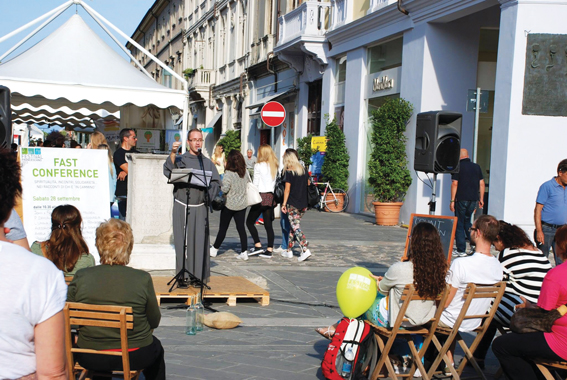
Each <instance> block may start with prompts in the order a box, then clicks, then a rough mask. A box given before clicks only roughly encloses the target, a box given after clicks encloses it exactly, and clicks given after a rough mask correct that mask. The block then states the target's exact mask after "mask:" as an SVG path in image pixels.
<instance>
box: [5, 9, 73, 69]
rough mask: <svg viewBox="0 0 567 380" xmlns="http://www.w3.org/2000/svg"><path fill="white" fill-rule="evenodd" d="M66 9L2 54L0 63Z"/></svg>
mask: <svg viewBox="0 0 567 380" xmlns="http://www.w3.org/2000/svg"><path fill="white" fill-rule="evenodd" d="M70 6H71V4H69V6H68V7H67V8H69V7H70ZM67 8H64V9H61V10H60V11H59V12H57V13H55V14H54V15H53V16H51V17H50V18H49V19H48V20H47V21H45V22H44V23H43V24H41V25H40V26H39V27H37V29H35V30H34V31H33V32H31V33H30V34H28V35H27V36H25V37H24V38H23V39H22V40H21V41H20V42H18V43H17V44H16V45H14V46H13V47H12V48H11V49H10V50H8V51H7V52H6V53H4V54H3V55H2V56H1V57H0V62H2V60H3V59H4V58H6V57H7V56H8V55H10V54H11V53H12V52H13V51H14V50H16V49H17V48H19V47H20V46H22V45H23V44H24V43H25V42H26V41H28V40H29V39H30V38H32V37H33V36H35V35H36V33H37V32H39V31H40V30H42V29H43V28H45V27H46V26H47V25H48V24H49V23H50V22H51V21H53V20H54V19H55V18H57V17H59V15H60V14H61V13H63V12H65V11H66V10H67Z"/></svg>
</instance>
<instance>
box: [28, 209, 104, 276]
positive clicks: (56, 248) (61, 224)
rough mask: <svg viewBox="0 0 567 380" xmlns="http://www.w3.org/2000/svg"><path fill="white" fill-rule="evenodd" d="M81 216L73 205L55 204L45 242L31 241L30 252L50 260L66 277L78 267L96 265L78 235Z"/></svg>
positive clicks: (79, 233) (83, 240)
mask: <svg viewBox="0 0 567 380" xmlns="http://www.w3.org/2000/svg"><path fill="white" fill-rule="evenodd" d="M82 222H83V219H82V218H81V213H80V212H79V210H77V208H76V207H75V206H71V205H62V206H57V207H55V208H54V209H53V212H52V213H51V235H50V236H49V239H48V240H46V241H42V242H38V241H34V242H33V244H32V246H31V251H32V252H33V253H35V254H36V255H39V256H44V257H46V258H48V259H49V260H51V261H52V262H53V264H55V266H56V267H57V268H59V270H62V271H63V273H64V274H65V276H74V275H75V273H76V272H77V271H78V270H79V269H81V268H87V267H92V266H94V265H95V260H94V257H93V255H91V254H90V253H89V247H88V246H87V243H86V242H85V239H83V235H82V234H81V224H82Z"/></svg>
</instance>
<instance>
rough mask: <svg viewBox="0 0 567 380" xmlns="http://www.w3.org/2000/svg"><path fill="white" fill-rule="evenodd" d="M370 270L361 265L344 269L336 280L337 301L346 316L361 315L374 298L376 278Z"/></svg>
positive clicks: (354, 316)
mask: <svg viewBox="0 0 567 380" xmlns="http://www.w3.org/2000/svg"><path fill="white" fill-rule="evenodd" d="M370 274H371V272H370V271H369V270H368V269H366V268H362V267H354V268H350V269H348V270H347V271H345V272H344V273H343V274H342V275H341V278H339V281H338V282H337V301H338V302H339V307H340V308H341V311H342V312H343V314H344V315H345V316H346V317H348V318H356V317H359V316H360V315H362V314H363V313H364V312H366V310H368V309H369V308H370V306H372V303H373V302H374V300H375V299H376V292H377V288H376V280H375V279H373V278H372V277H370Z"/></svg>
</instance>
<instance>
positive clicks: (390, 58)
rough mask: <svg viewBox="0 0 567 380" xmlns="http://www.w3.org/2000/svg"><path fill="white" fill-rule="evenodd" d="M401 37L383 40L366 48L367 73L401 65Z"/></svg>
mask: <svg viewBox="0 0 567 380" xmlns="http://www.w3.org/2000/svg"><path fill="white" fill-rule="evenodd" d="M402 50H403V38H396V39H395V40H392V41H388V42H384V43H383V44H380V45H376V46H373V47H371V48H369V49H368V67H369V74H374V73H377V72H379V71H383V70H388V69H392V68H394V67H399V66H401V65H402Z"/></svg>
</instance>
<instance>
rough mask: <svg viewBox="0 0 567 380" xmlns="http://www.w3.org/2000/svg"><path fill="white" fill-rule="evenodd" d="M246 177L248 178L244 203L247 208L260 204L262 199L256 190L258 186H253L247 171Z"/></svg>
mask: <svg viewBox="0 0 567 380" xmlns="http://www.w3.org/2000/svg"><path fill="white" fill-rule="evenodd" d="M246 175H247V176H248V183H247V184H246V203H247V205H248V206H254V205H257V204H258V203H260V202H262V197H261V196H260V190H258V186H256V185H254V183H253V182H252V180H251V179H250V174H248V170H247V171H246Z"/></svg>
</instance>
